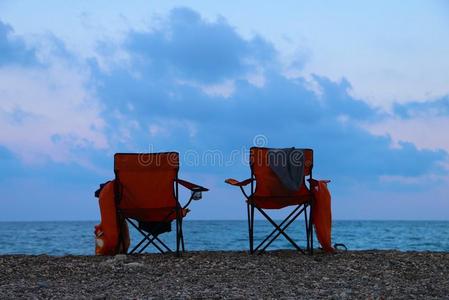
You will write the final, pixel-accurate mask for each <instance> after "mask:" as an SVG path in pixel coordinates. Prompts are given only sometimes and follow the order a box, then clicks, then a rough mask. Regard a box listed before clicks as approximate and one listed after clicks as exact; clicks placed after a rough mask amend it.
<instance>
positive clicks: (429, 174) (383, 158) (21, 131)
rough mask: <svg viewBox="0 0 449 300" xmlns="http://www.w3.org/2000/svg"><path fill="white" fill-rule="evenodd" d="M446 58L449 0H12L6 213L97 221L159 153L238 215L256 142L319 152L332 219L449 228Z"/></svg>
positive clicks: (0, 31)
mask: <svg viewBox="0 0 449 300" xmlns="http://www.w3.org/2000/svg"><path fill="white" fill-rule="evenodd" d="M448 54H449V4H448V2H446V1H432V0H429V1H407V3H404V2H403V1H363V2H360V1H313V2H312V1H283V2H282V4H279V3H275V2H268V1H267V2H262V3H261V2H260V1H244V2H243V1H133V2H132V4H129V3H127V4H126V3H122V2H119V1H84V0H80V1H71V2H61V1H39V2H36V1H9V0H0V170H1V172H0V189H1V190H2V197H0V221H32V220H98V218H99V208H98V201H97V199H96V198H94V196H93V195H94V194H93V193H94V191H95V190H96V189H97V187H98V185H99V184H100V183H102V182H104V181H106V180H109V179H112V178H113V176H114V174H113V155H114V153H116V152H160V151H178V152H180V159H181V169H180V177H181V178H183V179H187V180H189V181H193V182H197V183H199V184H201V185H204V186H206V187H208V188H209V189H210V192H207V193H205V194H204V197H203V199H202V200H201V201H199V202H195V203H193V205H192V212H191V213H190V216H189V217H190V218H191V219H243V218H245V217H246V216H245V211H246V210H245V203H244V200H243V197H242V196H241V194H240V191H239V190H238V189H235V188H233V187H230V186H227V185H226V184H225V183H224V179H226V178H229V177H233V178H237V179H241V180H243V179H246V178H248V177H249V175H250V173H249V167H248V150H249V148H250V147H251V146H253V145H259V146H260V145H262V146H267V147H291V146H295V147H299V148H301V147H302V148H313V149H314V177H316V178H321V179H330V180H331V181H332V182H331V183H330V184H329V188H330V190H331V193H332V208H333V217H334V219H389V220H391V219H394V220H447V219H449V197H448V195H449V135H448V133H447V129H448V128H449V73H448V71H447V70H449V55H448ZM187 195H188V194H187V191H183V193H182V196H183V197H187Z"/></svg>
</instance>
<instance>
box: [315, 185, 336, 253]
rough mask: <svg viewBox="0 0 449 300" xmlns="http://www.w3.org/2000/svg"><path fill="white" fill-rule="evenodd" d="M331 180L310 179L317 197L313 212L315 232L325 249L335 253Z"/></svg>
mask: <svg viewBox="0 0 449 300" xmlns="http://www.w3.org/2000/svg"><path fill="white" fill-rule="evenodd" d="M329 182H330V180H311V181H310V183H311V184H312V192H313V195H314V198H315V201H314V206H313V213H312V218H313V224H314V225H315V233H316V236H317V239H318V241H319V242H320V244H321V247H323V249H324V251H326V252H329V253H333V252H335V249H334V248H333V247H332V208H331V193H330V191H329V189H328V188H327V184H328V183H329Z"/></svg>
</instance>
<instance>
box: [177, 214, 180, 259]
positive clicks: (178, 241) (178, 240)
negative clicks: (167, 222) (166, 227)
mask: <svg viewBox="0 0 449 300" xmlns="http://www.w3.org/2000/svg"><path fill="white" fill-rule="evenodd" d="M179 234H180V232H179V217H178V216H176V256H177V257H179V256H180V255H179V246H180V237H179Z"/></svg>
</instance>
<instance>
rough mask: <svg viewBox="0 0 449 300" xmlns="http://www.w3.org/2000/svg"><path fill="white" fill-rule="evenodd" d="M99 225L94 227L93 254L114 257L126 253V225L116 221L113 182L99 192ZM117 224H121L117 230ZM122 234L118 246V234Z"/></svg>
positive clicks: (127, 233) (124, 222) (123, 221)
mask: <svg viewBox="0 0 449 300" xmlns="http://www.w3.org/2000/svg"><path fill="white" fill-rule="evenodd" d="M99 205H100V213H101V223H100V224H98V225H95V254H96V255H115V254H119V253H126V252H127V250H128V247H129V244H130V239H129V231H128V225H127V223H126V221H125V220H118V217H117V211H116V206H115V200H114V181H109V182H107V183H106V184H105V185H103V186H102V188H101V190H100V191H99ZM119 224H122V226H121V228H119ZM120 233H121V234H122V237H121V240H122V242H121V243H120V245H118V243H119V234H120Z"/></svg>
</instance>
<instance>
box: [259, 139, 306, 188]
mask: <svg viewBox="0 0 449 300" xmlns="http://www.w3.org/2000/svg"><path fill="white" fill-rule="evenodd" d="M271 149H272V148H263V147H252V148H251V149H250V166H251V171H252V173H253V175H254V177H255V178H256V190H255V193H254V194H255V195H256V196H262V197H271V196H277V197H291V196H295V195H301V194H303V193H304V192H305V191H307V187H306V185H305V177H306V176H311V175H312V168H313V150H312V149H300V150H302V151H303V154H304V178H303V179H302V180H303V183H302V185H301V188H300V189H299V190H298V191H291V190H289V189H287V188H286V187H285V186H284V185H283V184H282V182H281V181H280V180H279V178H278V177H277V175H276V174H275V173H274V172H273V171H272V169H271V168H270V166H269V163H268V161H269V158H268V153H269V151H270V150H271Z"/></svg>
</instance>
